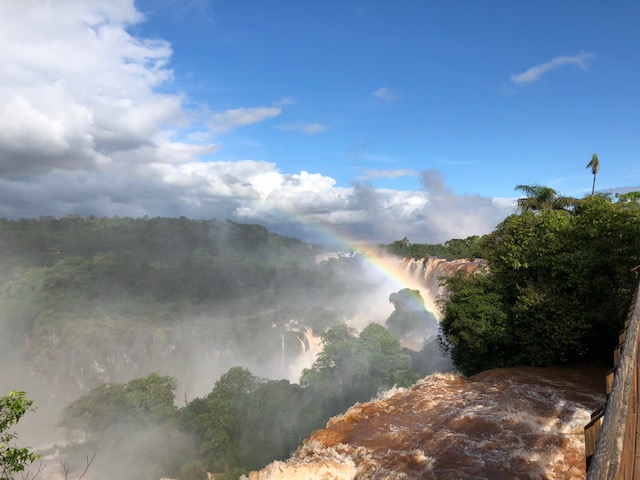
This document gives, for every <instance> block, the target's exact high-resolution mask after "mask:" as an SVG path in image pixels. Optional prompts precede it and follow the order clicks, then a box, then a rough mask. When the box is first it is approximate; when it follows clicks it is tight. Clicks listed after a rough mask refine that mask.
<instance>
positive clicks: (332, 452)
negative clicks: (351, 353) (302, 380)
mask: <svg viewBox="0 0 640 480" xmlns="http://www.w3.org/2000/svg"><path fill="white" fill-rule="evenodd" d="M603 378H604V377H603V372H601V371H599V370H595V369H580V370H577V369H564V368H510V369H497V370H491V371H488V372H483V373H481V374H479V375H476V376H474V377H471V378H469V379H466V378H464V377H461V376H458V375H455V374H434V375H430V376H428V377H426V378H425V379H424V380H422V381H420V382H419V383H418V384H416V385H415V386H414V387H412V388H410V389H398V390H395V391H392V392H389V393H388V394H387V395H386V396H385V397H384V398H381V399H378V400H375V401H372V402H368V403H363V404H357V405H355V406H353V407H351V408H350V409H349V410H348V411H347V412H346V413H345V414H343V415H341V416H339V417H335V418H333V419H331V420H330V421H329V423H328V424H327V426H326V428H325V429H323V430H318V431H316V432H314V433H313V434H312V435H311V436H310V437H309V438H308V439H307V440H306V441H305V442H304V443H303V444H302V446H301V447H300V448H299V449H298V450H297V451H296V452H295V454H294V455H293V456H292V458H291V459H289V460H288V461H286V462H273V463H271V464H269V465H268V466H266V467H265V468H264V469H262V470H260V471H259V472H252V473H251V474H249V476H248V479H249V480H276V479H278V480H285V479H287V480H295V479H305V480H306V479H340V480H341V479H345V480H346V479H370V478H375V479H398V478H404V479H414V478H415V479H491V480H496V479H534V478H535V479H540V478H544V479H549V480H551V479H573V478H575V479H580V478H585V459H584V434H583V427H584V425H585V424H586V423H588V421H589V418H590V412H591V411H592V410H594V409H595V408H597V407H598V406H599V405H601V404H602V403H603V402H604V395H603V394H602V393H601V392H600V391H601V390H602V386H601V385H600V383H602V379H603ZM245 478H247V477H245Z"/></svg>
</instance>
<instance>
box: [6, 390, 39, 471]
mask: <svg viewBox="0 0 640 480" xmlns="http://www.w3.org/2000/svg"><path fill="white" fill-rule="evenodd" d="M33 410H34V408H33V401H31V400H29V399H27V396H26V394H25V392H16V391H13V390H12V391H10V392H9V393H8V394H7V395H6V396H4V397H2V398H0V479H2V480H5V479H7V480H8V479H12V478H14V477H15V476H16V475H17V474H22V473H23V472H24V471H25V468H26V467H27V466H28V465H30V464H31V463H33V462H34V461H35V460H36V459H38V458H40V455H36V454H34V453H33V452H32V451H31V450H30V449H29V448H28V447H22V448H20V447H16V446H15V445H13V441H14V440H15V439H16V438H17V436H16V434H15V433H13V432H11V430H10V429H11V427H13V426H14V425H15V424H16V423H18V421H19V420H20V419H21V418H22V417H23V416H24V415H25V413H27V412H28V411H33Z"/></svg>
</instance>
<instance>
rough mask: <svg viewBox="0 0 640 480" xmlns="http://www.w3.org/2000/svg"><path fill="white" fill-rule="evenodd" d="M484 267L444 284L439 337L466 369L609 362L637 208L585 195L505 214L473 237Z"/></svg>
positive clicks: (639, 235) (638, 251)
mask: <svg viewBox="0 0 640 480" xmlns="http://www.w3.org/2000/svg"><path fill="white" fill-rule="evenodd" d="M482 247H483V249H484V251H485V259H486V260H487V261H488V264H489V270H488V272H484V273H481V274H479V275H475V276H471V277H464V276H462V275H459V276H457V277H454V278H453V279H450V280H449V281H448V282H447V286H448V290H449V292H450V295H451V296H450V300H449V301H448V302H445V303H444V304H443V307H444V312H443V318H442V321H441V328H442V336H441V339H440V341H441V344H442V345H443V348H444V349H445V351H446V352H448V353H449V355H450V356H451V357H452V359H453V361H454V363H455V364H456V365H457V366H458V367H459V368H460V369H461V370H462V371H463V372H465V373H466V374H471V373H475V372H477V371H480V370H483V369H486V368H493V367H499V366H512V365H540V366H543V365H553V364H566V363H576V362H583V361H603V362H606V361H608V360H609V358H610V355H611V350H612V348H613V347H614V346H615V345H616V343H617V333H616V332H617V331H619V330H620V329H621V327H622V322H623V321H624V318H625V314H626V311H627V309H628V304H629V301H630V298H631V289H632V288H633V287H634V282H635V280H634V277H633V273H632V272H631V268H632V267H633V266H634V265H637V264H638V263H640V206H639V205H638V204H636V203H633V202H617V203H611V202H610V201H609V200H608V199H606V198H603V197H599V196H590V197H587V198H584V199H582V200H581V201H580V202H579V203H577V204H576V206H575V208H574V209H573V210H572V211H570V212H569V211H566V210H562V209H557V210H556V209H553V208H541V209H539V210H538V211H537V213H534V212H532V211H525V212H523V213H522V214H521V215H512V216H510V217H508V218H507V219H506V220H505V221H504V222H502V223H501V224H500V225H499V226H498V228H497V229H496V230H495V231H494V232H493V233H491V234H490V235H488V236H486V237H485V238H484V239H483V242H482Z"/></svg>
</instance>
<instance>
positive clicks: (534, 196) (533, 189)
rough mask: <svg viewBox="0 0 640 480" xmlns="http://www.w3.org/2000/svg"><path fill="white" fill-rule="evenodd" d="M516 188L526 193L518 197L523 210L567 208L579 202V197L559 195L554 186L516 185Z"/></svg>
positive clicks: (539, 210) (519, 206) (537, 210)
mask: <svg viewBox="0 0 640 480" xmlns="http://www.w3.org/2000/svg"><path fill="white" fill-rule="evenodd" d="M515 189H516V190H520V191H521V192H523V193H524V194H525V195H526V196H525V197H522V198H519V199H518V208H519V209H520V211H522V212H526V211H532V212H542V211H545V210H566V209H568V208H570V207H572V206H575V205H576V204H577V203H578V199H576V198H572V197H564V196H561V195H558V193H557V192H556V191H555V190H554V189H553V188H550V187H544V186H542V185H516V188H515Z"/></svg>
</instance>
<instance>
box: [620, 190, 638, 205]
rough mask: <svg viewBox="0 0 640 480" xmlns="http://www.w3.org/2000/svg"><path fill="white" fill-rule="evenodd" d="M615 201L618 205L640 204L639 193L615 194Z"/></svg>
mask: <svg viewBox="0 0 640 480" xmlns="http://www.w3.org/2000/svg"><path fill="white" fill-rule="evenodd" d="M616 200H617V201H618V202H620V203H637V204H640V192H627V193H616Z"/></svg>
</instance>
